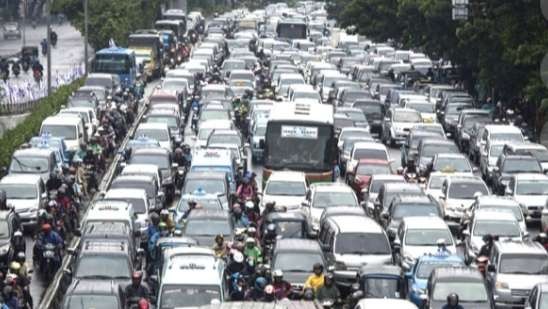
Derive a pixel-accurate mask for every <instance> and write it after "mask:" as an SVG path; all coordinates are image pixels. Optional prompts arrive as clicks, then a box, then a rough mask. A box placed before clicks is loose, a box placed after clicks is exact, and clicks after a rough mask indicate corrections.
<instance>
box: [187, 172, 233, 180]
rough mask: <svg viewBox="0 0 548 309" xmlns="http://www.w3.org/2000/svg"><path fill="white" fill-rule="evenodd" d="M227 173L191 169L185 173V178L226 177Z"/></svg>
mask: <svg viewBox="0 0 548 309" xmlns="http://www.w3.org/2000/svg"><path fill="white" fill-rule="evenodd" d="M225 178H226V173H224V172H215V171H211V172H195V171H189V172H188V173H187V174H186V175H185V179H204V180H207V179H225Z"/></svg>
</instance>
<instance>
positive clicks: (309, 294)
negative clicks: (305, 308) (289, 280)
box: [303, 288, 314, 300]
mask: <svg viewBox="0 0 548 309" xmlns="http://www.w3.org/2000/svg"><path fill="white" fill-rule="evenodd" d="M303 299H304V300H313V299H314V290H313V289H311V288H306V289H305V290H304V292H303Z"/></svg>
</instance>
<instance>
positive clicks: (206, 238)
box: [188, 235, 215, 247]
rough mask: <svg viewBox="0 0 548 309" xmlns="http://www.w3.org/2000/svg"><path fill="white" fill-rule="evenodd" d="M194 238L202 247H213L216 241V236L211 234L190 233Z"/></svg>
mask: <svg viewBox="0 0 548 309" xmlns="http://www.w3.org/2000/svg"><path fill="white" fill-rule="evenodd" d="M188 236H189V237H191V238H192V239H194V240H196V242H197V243H198V245H199V246H202V247H213V244H214V242H215V236H210V235H198V236H197V235H188Z"/></svg>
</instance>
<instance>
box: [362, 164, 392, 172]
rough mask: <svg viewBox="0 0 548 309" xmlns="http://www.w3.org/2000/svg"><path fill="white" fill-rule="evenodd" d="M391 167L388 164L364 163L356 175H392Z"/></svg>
mask: <svg viewBox="0 0 548 309" xmlns="http://www.w3.org/2000/svg"><path fill="white" fill-rule="evenodd" d="M391 173H392V171H391V170H390V165H388V164H370V163H362V164H360V165H358V168H357V169H356V175H379V174H391Z"/></svg>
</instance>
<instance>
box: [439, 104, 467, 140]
mask: <svg viewBox="0 0 548 309" xmlns="http://www.w3.org/2000/svg"><path fill="white" fill-rule="evenodd" d="M469 108H473V106H472V104H471V103H467V102H456V103H452V104H448V105H446V106H445V108H444V109H442V110H440V111H439V114H438V119H439V120H440V123H441V124H442V125H443V129H444V130H445V132H447V133H451V134H453V135H454V134H455V131H456V128H457V121H458V120H459V114H460V113H461V111H462V110H464V109H469Z"/></svg>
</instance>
